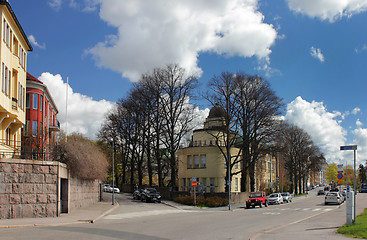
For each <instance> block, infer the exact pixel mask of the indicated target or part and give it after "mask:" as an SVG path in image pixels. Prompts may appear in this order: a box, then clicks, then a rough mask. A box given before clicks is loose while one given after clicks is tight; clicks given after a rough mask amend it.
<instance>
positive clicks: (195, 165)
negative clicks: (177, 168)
mask: <svg viewBox="0 0 367 240" xmlns="http://www.w3.org/2000/svg"><path fill="white" fill-rule="evenodd" d="M194 168H199V156H198V155H194Z"/></svg>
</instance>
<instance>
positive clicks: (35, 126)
mask: <svg viewBox="0 0 367 240" xmlns="http://www.w3.org/2000/svg"><path fill="white" fill-rule="evenodd" d="M37 135H38V123H37V121H33V124H32V136H33V137H37Z"/></svg>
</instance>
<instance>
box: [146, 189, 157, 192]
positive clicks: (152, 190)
mask: <svg viewBox="0 0 367 240" xmlns="http://www.w3.org/2000/svg"><path fill="white" fill-rule="evenodd" d="M147 191H148V192H150V193H156V192H157V190H155V189H154V188H148V189H147Z"/></svg>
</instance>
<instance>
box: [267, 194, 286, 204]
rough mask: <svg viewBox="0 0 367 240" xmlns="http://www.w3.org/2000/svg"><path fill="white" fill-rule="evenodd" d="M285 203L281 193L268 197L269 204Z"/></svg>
mask: <svg viewBox="0 0 367 240" xmlns="http://www.w3.org/2000/svg"><path fill="white" fill-rule="evenodd" d="M283 202H284V201H283V197H282V195H281V194H280V193H272V194H270V195H269V197H268V203H269V204H281V203H283Z"/></svg>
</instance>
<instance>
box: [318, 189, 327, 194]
mask: <svg viewBox="0 0 367 240" xmlns="http://www.w3.org/2000/svg"><path fill="white" fill-rule="evenodd" d="M317 195H325V191H324V190H323V189H320V190H319V191H318V192H317Z"/></svg>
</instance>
